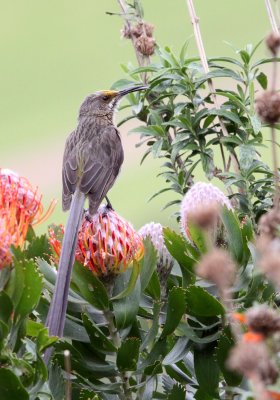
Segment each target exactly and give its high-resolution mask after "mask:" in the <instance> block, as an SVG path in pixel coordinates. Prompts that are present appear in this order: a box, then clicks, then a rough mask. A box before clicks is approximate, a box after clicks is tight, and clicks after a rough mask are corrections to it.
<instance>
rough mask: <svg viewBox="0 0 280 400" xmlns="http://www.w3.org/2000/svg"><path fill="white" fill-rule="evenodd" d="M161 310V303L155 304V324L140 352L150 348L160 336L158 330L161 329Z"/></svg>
mask: <svg viewBox="0 0 280 400" xmlns="http://www.w3.org/2000/svg"><path fill="white" fill-rule="evenodd" d="M160 310H161V303H160V302H159V301H155V302H154V306H153V322H152V326H151V328H150V330H149V331H148V332H147V334H146V336H145V338H144V340H143V342H142V344H141V347H140V350H141V351H143V350H144V349H145V348H146V347H148V348H149V347H150V346H151V345H152V344H153V342H154V340H155V338H156V337H157V334H158V329H159V315H160Z"/></svg>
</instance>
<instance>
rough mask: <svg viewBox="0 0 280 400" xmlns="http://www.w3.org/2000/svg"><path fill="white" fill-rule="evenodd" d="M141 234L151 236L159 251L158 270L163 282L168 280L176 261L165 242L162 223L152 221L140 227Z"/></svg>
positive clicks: (143, 236)
mask: <svg viewBox="0 0 280 400" xmlns="http://www.w3.org/2000/svg"><path fill="white" fill-rule="evenodd" d="M138 232H139V234H140V236H141V237H142V238H143V239H145V238H146V237H150V239H151V242H152V243H153V245H154V247H155V249H156V250H157V253H158V262H157V272H158V274H159V277H160V280H161V282H162V283H163V282H166V278H167V276H168V275H169V273H170V271H171V269H172V267H173V264H174V261H173V258H172V256H171V254H170V253H169V251H168V250H167V247H166V246H165V244H164V238H163V232H162V225H161V224H159V223H156V222H150V223H148V224H146V225H144V226H142V227H141V228H140V229H139V231H138Z"/></svg>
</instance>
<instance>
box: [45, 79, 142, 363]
mask: <svg viewBox="0 0 280 400" xmlns="http://www.w3.org/2000/svg"><path fill="white" fill-rule="evenodd" d="M147 88H148V87H147V86H144V85H141V86H133V87H128V88H126V89H124V90H120V91H115V90H103V91H99V92H96V93H94V94H91V95H90V96H88V97H87V98H86V99H85V100H84V102H83V103H82V105H81V107H80V112H79V118H78V125H77V127H76V129H75V130H74V131H73V132H72V133H71V134H70V135H69V137H68V138H67V141H66V145H65V151H64V157H63V166H62V180H63V195H62V204H63V210H64V211H66V210H69V209H70V214H69V218H68V221H67V224H66V228H65V233H64V238H63V242H62V249H61V254H60V260H59V266H58V273H57V279H56V284H55V289H54V294H53V298H52V301H51V305H50V308H49V313H48V316H47V321H46V326H48V328H49V334H50V335H55V336H62V335H63V329H64V324H65V317H66V308H67V299H68V292H69V285H70V277H71V271H72V267H73V263H74V257H75V250H76V245H77V236H78V232H79V227H80V223H81V219H82V215H83V209H84V203H85V199H86V197H87V198H88V200H89V215H94V214H95V213H96V212H97V209H98V207H99V205H100V203H101V202H102V200H103V199H104V197H105V196H106V194H107V192H108V191H109V190H110V188H111V187H112V186H113V184H114V182H115V179H116V177H117V175H118V173H119V171H120V168H121V165H122V163H123V148H122V144H121V139H120V135H119V131H118V130H117V128H116V127H115V126H114V114H115V111H116V109H117V104H118V103H119V101H120V100H121V98H122V97H123V96H124V95H126V94H128V93H131V92H135V91H139V90H145V89H147ZM49 356H50V353H48V355H47V356H46V357H45V359H46V360H47V359H48V358H49Z"/></svg>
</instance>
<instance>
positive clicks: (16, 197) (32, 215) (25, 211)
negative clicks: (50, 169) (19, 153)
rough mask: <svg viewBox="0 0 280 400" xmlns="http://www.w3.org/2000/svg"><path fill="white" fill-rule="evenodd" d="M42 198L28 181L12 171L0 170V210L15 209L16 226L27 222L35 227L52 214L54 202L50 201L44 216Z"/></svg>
mask: <svg viewBox="0 0 280 400" xmlns="http://www.w3.org/2000/svg"><path fill="white" fill-rule="evenodd" d="M41 200H42V196H41V195H39V194H38V189H37V188H36V189H34V188H33V187H32V186H31V184H30V183H29V181H28V180H27V179H26V178H24V177H21V176H19V175H18V174H16V173H15V172H13V171H10V170H8V169H1V168H0V208H5V209H7V210H9V209H10V208H11V206H13V207H15V208H16V217H17V221H18V224H19V225H20V224H22V223H24V222H27V223H28V224H32V225H36V224H38V223H41V222H43V221H45V220H46V219H47V218H48V217H49V216H50V214H51V213H52V211H53V209H54V207H55V205H56V201H52V202H51V204H50V206H49V208H48V210H47V211H46V213H45V214H44V209H43V205H42V203H41Z"/></svg>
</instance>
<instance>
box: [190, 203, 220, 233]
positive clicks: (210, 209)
mask: <svg viewBox="0 0 280 400" xmlns="http://www.w3.org/2000/svg"><path fill="white" fill-rule="evenodd" d="M219 209H220V207H219V206H218V204H215V203H213V204H209V205H206V206H200V207H199V206H198V207H197V209H196V210H194V211H193V212H191V213H190V215H189V221H190V222H192V223H194V224H195V225H197V226H199V227H200V228H202V229H211V228H213V226H215V225H216V224H217V223H218V218H219Z"/></svg>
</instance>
